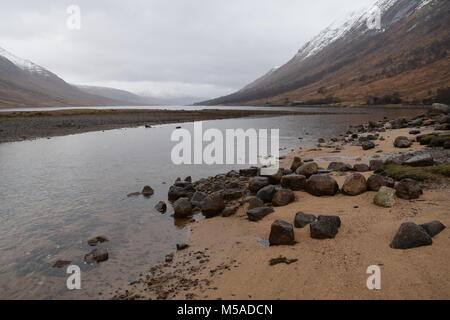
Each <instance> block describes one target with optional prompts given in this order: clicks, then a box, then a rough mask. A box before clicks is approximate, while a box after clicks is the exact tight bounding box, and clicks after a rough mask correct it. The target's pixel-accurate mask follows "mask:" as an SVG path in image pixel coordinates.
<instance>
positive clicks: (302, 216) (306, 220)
mask: <svg viewBox="0 0 450 320" xmlns="http://www.w3.org/2000/svg"><path fill="white" fill-rule="evenodd" d="M316 220H317V217H316V216H315V215H312V214H307V213H304V212H298V213H297V214H296V215H295V219H294V226H295V227H296V228H304V227H306V226H307V225H308V224H311V223H313V222H314V221H316Z"/></svg>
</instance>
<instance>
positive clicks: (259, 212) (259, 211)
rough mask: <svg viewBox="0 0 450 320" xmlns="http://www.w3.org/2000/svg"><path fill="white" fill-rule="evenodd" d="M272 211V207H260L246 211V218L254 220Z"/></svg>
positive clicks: (260, 218)
mask: <svg viewBox="0 0 450 320" xmlns="http://www.w3.org/2000/svg"><path fill="white" fill-rule="evenodd" d="M273 212H274V210H273V208H272V207H260V208H255V209H252V210H249V211H247V217H248V220H250V221H254V222H256V221H259V220H262V219H263V218H264V217H266V216H267V215H269V214H271V213H273Z"/></svg>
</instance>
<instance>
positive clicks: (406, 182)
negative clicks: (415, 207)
mask: <svg viewBox="0 0 450 320" xmlns="http://www.w3.org/2000/svg"><path fill="white" fill-rule="evenodd" d="M395 190H396V195H397V197H399V198H400V199H405V200H414V199H419V198H420V196H421V195H422V194H423V191H422V187H421V186H420V184H419V183H418V182H417V181H414V180H412V179H403V180H402V181H400V182H399V183H397V185H396V186H395Z"/></svg>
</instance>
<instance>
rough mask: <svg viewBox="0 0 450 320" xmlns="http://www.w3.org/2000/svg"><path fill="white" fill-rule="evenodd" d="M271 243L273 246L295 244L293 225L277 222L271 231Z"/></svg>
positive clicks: (281, 221)
mask: <svg viewBox="0 0 450 320" xmlns="http://www.w3.org/2000/svg"><path fill="white" fill-rule="evenodd" d="M269 242H270V245H271V246H283V245H293V244H295V236H294V227H293V226H292V224H290V223H288V222H286V221H283V220H276V221H275V222H274V223H273V224H272V227H271V229H270V237H269Z"/></svg>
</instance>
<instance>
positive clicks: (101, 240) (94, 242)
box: [87, 236, 109, 247]
mask: <svg viewBox="0 0 450 320" xmlns="http://www.w3.org/2000/svg"><path fill="white" fill-rule="evenodd" d="M108 241H109V240H108V238H106V237H105V236H98V237H95V238H91V239H89V240H88V241H87V243H88V245H90V246H91V247H95V246H96V245H98V244H99V243H104V242H108Z"/></svg>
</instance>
